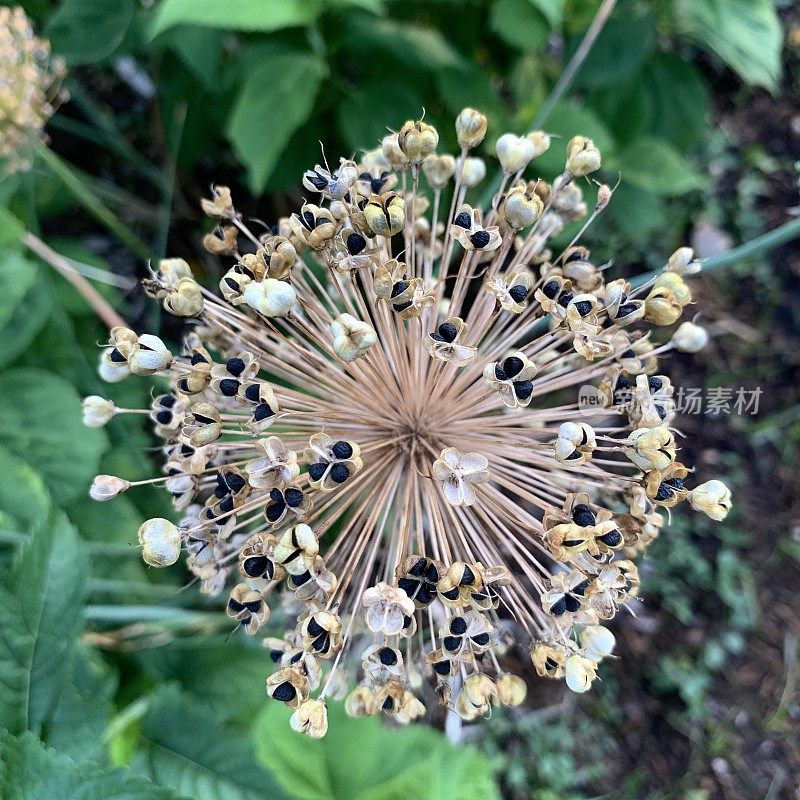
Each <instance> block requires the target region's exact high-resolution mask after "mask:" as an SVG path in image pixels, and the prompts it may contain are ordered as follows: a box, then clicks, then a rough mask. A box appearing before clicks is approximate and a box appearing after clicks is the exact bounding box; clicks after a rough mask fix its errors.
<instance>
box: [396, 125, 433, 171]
mask: <svg viewBox="0 0 800 800" xmlns="http://www.w3.org/2000/svg"><path fill="white" fill-rule="evenodd" d="M438 144H439V134H438V133H437V131H436V128H434V127H433V125H428V123H427V122H423V121H422V120H417V121H416V122H412V121H411V120H409V121H408V122H406V123H405V125H403V127H402V128H400V131H399V132H398V134H397V146H398V147H399V148H400V149H401V150H402V151H403V155H404V156H405V157H406V158H407V159H408V161H409V163H410V164H421V163H422V162H423V161H424V160H425V159H426V158H427V157H428V156H429V155H431V154H432V153H433V152H434V151H435V150H436V145H438Z"/></svg>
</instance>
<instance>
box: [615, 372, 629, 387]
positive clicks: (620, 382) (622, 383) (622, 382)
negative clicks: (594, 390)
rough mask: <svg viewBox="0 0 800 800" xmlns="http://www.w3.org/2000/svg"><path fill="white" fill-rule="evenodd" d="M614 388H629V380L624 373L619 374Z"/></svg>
mask: <svg viewBox="0 0 800 800" xmlns="http://www.w3.org/2000/svg"><path fill="white" fill-rule="evenodd" d="M614 388H615V389H630V388H631V382H630V381H629V380H628V379H627V378H626V377H625V376H624V375H620V376H619V377H618V378H617V383H616V384H615V386H614Z"/></svg>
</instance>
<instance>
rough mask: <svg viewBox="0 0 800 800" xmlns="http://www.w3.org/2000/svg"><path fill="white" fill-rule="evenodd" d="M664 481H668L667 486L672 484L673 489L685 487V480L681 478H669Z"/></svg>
mask: <svg viewBox="0 0 800 800" xmlns="http://www.w3.org/2000/svg"><path fill="white" fill-rule="evenodd" d="M664 483H666V484H667V486H671V487H672V488H673V489H677V490H678V491H680V490H681V489H683V481H682V480H681V479H680V478H667V480H665V481H664Z"/></svg>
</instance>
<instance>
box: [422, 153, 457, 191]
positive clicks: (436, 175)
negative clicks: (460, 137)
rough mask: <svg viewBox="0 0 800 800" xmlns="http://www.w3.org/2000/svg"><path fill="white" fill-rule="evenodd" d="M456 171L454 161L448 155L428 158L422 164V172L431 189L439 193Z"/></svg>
mask: <svg viewBox="0 0 800 800" xmlns="http://www.w3.org/2000/svg"><path fill="white" fill-rule="evenodd" d="M455 171H456V160H455V158H453V156H451V155H450V154H449V153H445V154H444V155H441V156H437V155H432V156H428V158H426V159H425V161H423V162H422V172H423V173H424V174H425V178H426V179H427V181H428V183H429V184H430V185H431V188H432V189H435V190H436V191H441V190H442V189H444V187H445V186H447V184H448V182H449V181H450V178H452V177H453V174H454V173H455Z"/></svg>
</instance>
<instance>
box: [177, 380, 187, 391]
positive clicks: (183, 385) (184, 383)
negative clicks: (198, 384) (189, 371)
mask: <svg viewBox="0 0 800 800" xmlns="http://www.w3.org/2000/svg"><path fill="white" fill-rule="evenodd" d="M176 386H177V387H178V389H179V390H180V391H182V392H186V394H188V393H189V381H187V380H186V378H178V383H177V384H176Z"/></svg>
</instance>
